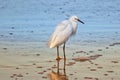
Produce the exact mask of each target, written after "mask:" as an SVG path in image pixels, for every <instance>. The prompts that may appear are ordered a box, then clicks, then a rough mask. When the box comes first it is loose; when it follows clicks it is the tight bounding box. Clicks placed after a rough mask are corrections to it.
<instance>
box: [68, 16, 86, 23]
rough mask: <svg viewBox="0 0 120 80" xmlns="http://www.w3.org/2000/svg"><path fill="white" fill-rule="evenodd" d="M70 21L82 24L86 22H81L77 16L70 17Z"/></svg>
mask: <svg viewBox="0 0 120 80" xmlns="http://www.w3.org/2000/svg"><path fill="white" fill-rule="evenodd" d="M69 20H70V21H74V22H78V21H79V22H81V23H82V24H84V22H83V21H81V20H80V19H79V18H78V17H77V16H71V17H70V19H69Z"/></svg>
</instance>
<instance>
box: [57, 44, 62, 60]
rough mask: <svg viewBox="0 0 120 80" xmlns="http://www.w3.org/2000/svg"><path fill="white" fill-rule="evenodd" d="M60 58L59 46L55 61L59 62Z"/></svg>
mask: <svg viewBox="0 0 120 80" xmlns="http://www.w3.org/2000/svg"><path fill="white" fill-rule="evenodd" d="M60 59H61V58H60V57H59V46H57V58H56V60H60Z"/></svg>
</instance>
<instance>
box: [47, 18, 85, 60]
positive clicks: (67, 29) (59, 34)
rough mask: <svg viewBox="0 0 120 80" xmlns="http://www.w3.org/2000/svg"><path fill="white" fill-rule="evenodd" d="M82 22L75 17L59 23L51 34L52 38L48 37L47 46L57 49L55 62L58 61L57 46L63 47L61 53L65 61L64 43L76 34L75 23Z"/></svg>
mask: <svg viewBox="0 0 120 80" xmlns="http://www.w3.org/2000/svg"><path fill="white" fill-rule="evenodd" d="M78 21H79V22H81V23H82V24H84V22H82V21H81V20H80V19H79V18H78V17H77V16H71V17H70V18H69V19H68V20H64V21H62V22H61V23H59V24H58V25H57V27H56V29H55V31H54V32H53V34H52V36H51V37H50V40H49V41H48V45H49V47H50V48H55V47H57V58H56V59H57V60H60V59H61V58H60V57H59V46H60V45H62V44H64V45H63V53H64V59H66V56H65V43H66V41H67V40H68V39H69V38H70V37H71V36H72V35H74V34H75V33H76V30H77V22H78Z"/></svg>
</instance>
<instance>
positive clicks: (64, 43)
mask: <svg viewBox="0 0 120 80" xmlns="http://www.w3.org/2000/svg"><path fill="white" fill-rule="evenodd" d="M63 53H64V60H66V55H65V43H64V45H63Z"/></svg>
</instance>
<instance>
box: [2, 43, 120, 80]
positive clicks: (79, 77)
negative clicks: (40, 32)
mask: <svg viewBox="0 0 120 80" xmlns="http://www.w3.org/2000/svg"><path fill="white" fill-rule="evenodd" d="M114 44H115V43H114ZM108 47H109V49H108V48H106V47H103V48H102V49H99V48H98V49H96V48H95V49H94V50H91V51H84V49H83V50H82V51H81V50H80V51H76V52H75V53H73V54H69V53H66V54H67V55H69V56H67V60H66V63H64V59H62V60H60V61H56V60H55V57H56V53H55V52H54V53H53V54H49V53H45V54H41V52H40V53H39V54H38V53H33V52H32V53H22V54H18V53H8V50H9V49H7V48H3V50H1V51H4V52H6V53H2V52H1V53H0V78H1V79H2V80H33V79H34V80H54V79H57V80H58V79H59V80H120V76H119V75H120V71H119V70H120V56H119V45H118V44H116V45H113V46H108ZM8 48H9V47H8ZM54 50H55V49H54ZM67 50H68V49H67ZM23 52H24V51H23ZM61 56H62V55H61ZM58 63H59V64H58ZM58 66H59V67H58ZM58 70H59V71H58ZM58 72H59V73H58Z"/></svg>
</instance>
